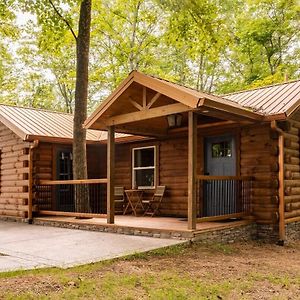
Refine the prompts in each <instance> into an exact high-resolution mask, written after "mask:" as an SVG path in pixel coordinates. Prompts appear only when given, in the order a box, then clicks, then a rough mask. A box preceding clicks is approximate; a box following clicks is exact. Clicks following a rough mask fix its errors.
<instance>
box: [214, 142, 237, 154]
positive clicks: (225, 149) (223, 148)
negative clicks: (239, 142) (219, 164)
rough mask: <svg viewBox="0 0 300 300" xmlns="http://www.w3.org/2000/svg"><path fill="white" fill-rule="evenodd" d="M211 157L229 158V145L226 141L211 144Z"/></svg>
mask: <svg viewBox="0 0 300 300" xmlns="http://www.w3.org/2000/svg"><path fill="white" fill-rule="evenodd" d="M211 155H212V157H231V155H232V154H231V143H230V142H228V141H224V142H220V143H213V144H212V149H211Z"/></svg>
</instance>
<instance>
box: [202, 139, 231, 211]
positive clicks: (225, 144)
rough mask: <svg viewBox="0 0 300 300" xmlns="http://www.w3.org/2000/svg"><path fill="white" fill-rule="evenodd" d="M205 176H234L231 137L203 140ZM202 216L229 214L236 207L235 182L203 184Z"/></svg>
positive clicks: (214, 181)
mask: <svg viewBox="0 0 300 300" xmlns="http://www.w3.org/2000/svg"><path fill="white" fill-rule="evenodd" d="M205 175H210V176H235V175H236V145H235V138H234V136H232V135H223V136H214V137H208V138H206V139H205ZM203 190H204V203H203V216H205V217H209V216H220V215H226V214H231V213H233V212H234V211H235V206H236V193H235V190H236V187H235V182H234V181H230V180H208V181H205V182H204V186H203Z"/></svg>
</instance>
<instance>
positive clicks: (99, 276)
mask: <svg viewBox="0 0 300 300" xmlns="http://www.w3.org/2000/svg"><path fill="white" fill-rule="evenodd" d="M100 295H101V296H100ZM98 296H99V297H98ZM18 297H20V298H22V299H27V298H28V299H37V298H44V297H46V298H49V299H61V298H64V299H67V298H69V299H99V298H101V299H300V242H297V243H293V244H289V245H287V246H284V247H282V246H276V245H269V244H259V243H245V244H242V243H237V244H230V245H223V244H212V245H199V244H197V245H191V246H185V247H182V246H181V247H178V246H177V247H172V248H169V249H167V250H163V251H162V250H161V251H156V252H153V253H149V254H144V255H137V256H134V257H128V258H125V259H117V260H114V261H110V262H105V263H99V264H92V265H86V266H81V267H77V268H71V269H66V270H57V269H56V270H55V269H54V270H51V269H50V270H37V271H28V272H16V273H7V274H0V299H18Z"/></svg>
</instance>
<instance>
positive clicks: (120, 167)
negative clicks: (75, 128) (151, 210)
mask: <svg viewBox="0 0 300 300" xmlns="http://www.w3.org/2000/svg"><path fill="white" fill-rule="evenodd" d="M201 143H202V139H201V138H200V137H199V139H198V151H199V152H198V153H199V154H198V157H200V156H201V152H200V150H201V148H202V146H201ZM146 146H157V151H158V153H157V154H158V176H157V180H158V183H157V184H158V185H165V186H166V187H167V190H166V194H165V197H164V200H163V202H162V205H161V213H162V214H164V215H169V216H184V217H186V216H187V195H188V190H187V189H188V186H187V181H188V178H187V171H188V169H187V168H188V162H187V161H188V152H187V150H188V143H187V136H186V137H176V138H172V139H167V140H160V141H157V140H153V141H151V142H150V141H147V142H138V143H130V144H117V145H116V172H115V184H116V186H123V187H125V189H130V188H131V186H132V168H131V160H132V158H131V155H132V148H136V147H146ZM105 151H106V149H105ZM101 155H103V154H101ZM201 162H202V160H201V159H199V160H198V165H199V166H198V172H201V171H203V170H201V168H200V164H201ZM151 192H152V193H153V190H152V191H149V195H150V194H151ZM146 197H147V193H146Z"/></svg>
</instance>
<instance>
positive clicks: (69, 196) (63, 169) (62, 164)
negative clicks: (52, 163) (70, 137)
mask: <svg viewBox="0 0 300 300" xmlns="http://www.w3.org/2000/svg"><path fill="white" fill-rule="evenodd" d="M72 179H73V168H72V152H71V151H69V150H60V151H58V152H57V180H72ZM56 195H57V198H56V199H57V203H56V205H57V208H58V210H60V211H68V212H72V211H74V191H73V186H72V185H67V184H60V185H58V186H57V192H56Z"/></svg>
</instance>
